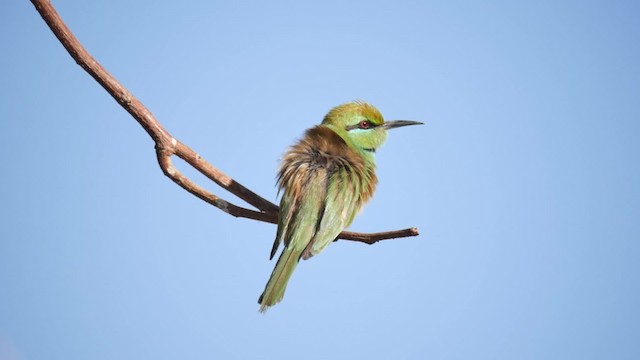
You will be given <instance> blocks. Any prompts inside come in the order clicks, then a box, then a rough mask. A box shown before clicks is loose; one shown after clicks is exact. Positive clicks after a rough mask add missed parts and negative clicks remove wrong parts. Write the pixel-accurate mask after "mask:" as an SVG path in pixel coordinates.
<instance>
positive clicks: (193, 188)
mask: <svg viewBox="0 0 640 360" xmlns="http://www.w3.org/2000/svg"><path fill="white" fill-rule="evenodd" d="M31 2H32V3H33V5H34V6H35V7H36V10H37V11H38V12H39V13H40V16H42V19H44V21H45V22H46V23H47V25H48V26H49V28H50V29H51V31H52V32H53V33H54V35H55V36H56V37H57V38H58V40H60V43H62V45H63V46H64V48H65V49H67V51H68V52H69V55H71V57H72V58H73V59H74V60H75V61H76V63H77V64H78V65H80V66H81V67H82V68H83V69H84V70H85V71H86V72H87V73H89V75H91V77H93V78H94V79H95V80H96V81H97V82H98V83H99V84H100V85H101V86H102V87H103V88H104V89H105V90H106V91H107V92H108V93H109V94H110V95H111V96H112V97H113V98H114V99H115V100H116V101H117V102H118V104H120V106H122V107H123V108H124V109H125V110H126V111H127V112H128V113H129V114H131V116H132V117H133V118H134V119H135V120H136V121H137V122H138V123H139V124H140V125H141V126H142V127H143V128H144V130H145V131H146V132H147V134H149V136H150V137H151V139H153V141H154V142H155V143H156V155H157V157H158V164H159V165H160V168H161V169H162V172H164V174H165V175H166V176H167V177H169V178H170V179H171V180H172V181H173V182H175V183H176V184H178V185H180V186H181V187H182V188H183V189H185V190H186V191H188V192H190V193H191V194H193V195H195V196H197V197H198V198H200V199H202V200H204V201H206V202H207V203H209V204H211V205H213V206H215V207H217V208H218V209H220V210H222V211H224V212H226V213H228V214H230V215H233V216H235V217H243V218H248V219H253V220H258V221H264V222H269V223H274V224H275V223H277V218H278V211H279V209H278V206H276V205H275V204H273V203H272V202H270V201H268V200H266V199H264V198H262V197H261V196H260V195H258V194H256V193H254V192H253V191H251V190H249V189H247V188H246V187H244V186H242V184H240V183H238V182H237V181H235V180H233V179H232V178H231V177H229V176H227V175H226V174H224V173H223V172H222V171H220V170H219V169H217V168H216V167H214V166H213V165H211V164H209V163H208V162H207V161H206V160H205V159H203V158H202V157H200V155H198V154H197V153H196V152H195V151H193V150H192V149H191V148H189V147H188V146H187V145H185V144H183V143H181V142H180V141H178V140H177V139H175V138H174V137H173V136H171V134H170V133H169V132H168V131H167V130H166V129H165V128H164V127H163V126H162V124H160V122H158V120H156V118H155V117H154V116H153V114H152V113H151V111H149V109H147V108H146V107H145V106H144V105H143V104H142V103H141V102H140V101H139V100H138V99H137V98H136V97H135V96H133V94H131V92H129V90H127V89H126V88H125V87H124V86H122V84H120V82H118V81H117V80H116V79H115V78H114V77H113V76H112V75H111V74H109V72H108V71H107V70H106V69H105V68H103V67H102V65H100V64H99V63H98V62H97V61H96V60H95V59H94V58H93V57H92V56H91V54H89V52H88V51H87V50H86V49H85V48H84V47H83V46H82V44H81V43H80V42H79V41H78V39H76V37H75V36H74V35H73V33H72V32H71V30H69V28H68V27H67V25H66V24H65V23H64V21H62V19H61V18H60V16H59V15H58V13H57V11H56V10H55V8H54V7H53V5H52V4H51V2H50V1H49V0H31ZM173 155H176V156H178V157H179V158H181V159H182V160H184V161H186V162H187V163H188V164H189V165H191V166H192V167H193V168H195V169H196V170H198V171H199V172H200V173H202V174H203V175H205V176H206V177H208V178H209V179H210V180H212V181H213V182H215V183H216V184H218V185H219V186H220V187H222V188H223V189H225V190H227V191H229V192H230V193H232V194H234V195H236V196H237V197H239V198H240V199H242V200H244V201H246V202H247V203H248V204H250V205H252V206H254V207H255V208H256V209H258V211H256V210H251V209H246V208H243V207H240V206H237V205H234V204H232V203H230V202H228V201H226V200H224V199H222V198H220V197H218V196H216V195H214V194H212V193H210V192H209V191H207V190H205V189H204V188H202V187H201V186H199V185H198V184H196V183H195V182H193V181H191V180H190V179H189V178H188V177H186V176H185V175H183V174H182V173H181V172H180V171H178V169H176V168H175V167H174V166H173V164H172V162H171V157H172V156H173ZM416 235H418V230H417V229H416V228H410V229H403V230H396V231H387V232H380V233H372V234H364V233H355V232H350V231H343V232H342V233H340V235H339V236H338V239H344V240H352V241H359V242H363V243H367V244H374V243H376V242H378V241H381V240H387V239H394V238H400V237H408V236H416Z"/></svg>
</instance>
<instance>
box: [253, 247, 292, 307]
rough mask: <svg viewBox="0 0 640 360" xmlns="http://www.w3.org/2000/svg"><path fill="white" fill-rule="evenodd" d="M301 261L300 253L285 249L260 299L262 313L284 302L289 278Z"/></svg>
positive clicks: (290, 248)
mask: <svg viewBox="0 0 640 360" xmlns="http://www.w3.org/2000/svg"><path fill="white" fill-rule="evenodd" d="M299 260H300V252H299V251H294V250H293V249H292V247H285V249H284V250H283V251H282V254H281V255H280V258H278V262H277V263H276V266H275V268H274V269H273V272H272V273H271V277H270V278H269V281H268V282H267V285H266V286H265V288H264V292H263V293H262V295H260V298H259V299H258V303H259V304H260V312H261V313H263V312H265V311H267V308H269V307H270V306H273V305H275V304H277V303H279V302H280V301H281V300H282V298H283V297H284V291H285V290H286V289H287V283H288V282H289V278H291V274H293V270H295V268H296V265H298V261H299Z"/></svg>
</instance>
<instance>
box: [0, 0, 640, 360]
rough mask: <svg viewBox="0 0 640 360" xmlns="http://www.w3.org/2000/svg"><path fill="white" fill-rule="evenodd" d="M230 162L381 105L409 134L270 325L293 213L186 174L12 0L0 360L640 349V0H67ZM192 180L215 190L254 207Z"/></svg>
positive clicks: (562, 353) (179, 130)
mask: <svg viewBox="0 0 640 360" xmlns="http://www.w3.org/2000/svg"><path fill="white" fill-rule="evenodd" d="M54 5H55V6H56V8H57V10H58V12H59V13H60V14H61V15H62V17H63V19H65V21H66V22H67V24H68V25H69V26H70V28H71V29H72V31H73V32H74V33H75V34H76V36H77V37H78V38H79V39H80V40H81V42H82V43H83V44H84V45H85V46H86V47H87V48H88V50H89V51H90V52H91V53H92V55H93V56H94V57H95V58H96V59H97V60H98V61H100V62H101V63H102V64H103V65H104V66H105V67H106V68H107V69H108V70H109V71H110V72H111V73H112V74H114V75H115V76H116V77H117V78H118V79H119V80H120V81H121V82H122V83H123V84H124V85H125V86H126V87H128V88H129V89H130V90H131V91H132V92H133V93H134V94H135V95H136V96H137V97H138V98H139V99H140V100H141V101H142V102H143V103H145V104H146V105H147V106H148V107H149V108H150V109H151V111H152V112H153V113H154V114H155V116H156V117H157V118H158V119H159V120H160V121H161V122H162V123H163V124H164V126H165V127H166V128H167V129H168V130H169V131H170V132H171V133H172V134H173V135H174V136H175V137H177V138H178V139H180V140H181V141H183V142H185V143H186V144H188V145H189V146H191V147H192V148H193V149H194V150H196V151H197V152H199V153H200V154H201V155H202V156H203V157H205V158H206V159H207V160H209V161H210V162H211V163H212V164H214V165H215V166H217V167H218V168H220V169H221V170H223V171H224V172H225V173H227V174H228V175H230V176H232V177H233V178H235V179H236V180H237V181H239V182H241V183H242V184H244V185H246V186H247V187H249V188H251V189H252V190H254V191H256V192H257V193H259V194H261V195H262V196H264V197H266V198H267V199H270V200H272V201H274V202H275V201H277V198H276V189H275V172H276V169H277V166H278V159H279V157H280V156H281V154H282V153H283V152H284V151H285V150H286V148H287V146H289V145H290V144H291V143H293V142H294V141H295V140H296V139H297V138H299V137H300V136H301V134H302V133H303V131H304V130H305V129H306V128H308V127H311V126H313V125H314V124H316V123H318V122H319V121H320V120H321V119H322V117H323V116H324V114H325V113H326V111H327V110H328V109H329V108H331V107H333V106H335V105H337V104H340V103H343V102H346V101H350V100H353V99H363V100H366V101H369V102H371V103H372V104H374V105H376V106H377V107H378V108H379V109H380V110H381V111H382V113H383V114H384V115H385V116H386V118H387V119H412V120H419V121H424V122H425V123H426V125H424V126H421V127H415V128H404V129H398V130H394V131H393V132H391V133H390V136H389V139H388V141H387V143H386V144H385V146H384V147H383V148H382V149H381V150H380V151H379V152H378V155H377V157H378V177H379V179H380V184H379V187H378V190H377V194H376V196H375V198H374V199H373V200H372V201H371V202H370V203H369V204H368V205H367V207H366V208H365V210H364V211H363V213H362V214H360V216H359V217H358V218H357V219H356V221H355V222H354V224H353V225H352V227H351V229H352V230H354V231H362V232H375V231H384V230H392V229H400V228H405V227H410V226H416V227H418V228H419V229H420V232H421V235H420V236H419V237H416V238H408V239H398V240H393V241H388V242H384V243H380V244H376V245H374V246H366V245H363V244H358V243H352V242H347V241H339V242H337V243H334V244H332V245H331V246H330V247H329V248H327V250H326V251H325V252H323V253H322V254H321V255H319V256H317V257H314V258H313V259H311V260H309V261H307V262H304V263H302V264H301V265H300V266H299V267H298V269H297V270H296V273H295V274H294V276H293V278H292V280H291V282H290V284H289V287H288V290H287V294H286V297H285V299H284V301H283V302H282V303H281V304H279V305H278V306H276V307H274V308H273V309H271V310H270V311H269V312H268V313H267V314H266V315H261V314H259V313H258V311H257V310H258V304H257V303H256V300H257V297H258V295H259V294H260V292H261V291H262V289H263V286H264V284H265V282H266V280H267V278H268V276H269V274H270V272H271V269H272V267H273V265H274V263H273V262H270V261H268V255H269V251H270V249H271V244H272V240H273V237H274V234H275V226H273V225H270V224H264V223H258V222H254V221H250V220H246V219H235V218H232V217H230V216H228V215H226V214H224V213H222V212H221V211H219V210H217V209H215V208H213V207H211V206H209V205H207V204H205V203H204V202H202V201H200V200H198V199H196V198H195V197H193V196H191V195H189V194H187V193H186V192H184V191H183V190H182V189H180V188H179V187H178V186H176V185H174V184H173V183H172V182H171V181H170V180H169V179H168V178H166V177H164V176H163V174H162V172H161V171H160V169H159V167H158V166H157V163H156V160H155V154H154V150H153V143H152V141H151V140H150V139H149V138H148V136H147V135H146V134H145V133H144V131H143V130H142V128H141V127H140V126H139V125H138V124H137V123H135V122H134V120H133V119H132V118H131V117H130V116H129V115H128V114H127V113H126V112H125V111H124V110H122V108H120V107H119V106H118V104H117V103H116V102H115V101H114V100H113V99H111V98H110V97H109V96H108V94H107V93H106V92H105V91H104V90H102V89H101V88H100V87H99V86H98V85H97V84H96V83H95V82H94V81H93V79H92V78H91V77H89V76H88V75H87V74H86V73H84V71H83V70H82V69H81V68H80V67H78V66H77V65H76V64H75V63H74V61H73V60H72V59H71V58H70V57H69V55H68V54H67V53H66V52H65V51H64V49H63V48H62V46H61V45H60V44H59V43H58V41H57V40H56V39H55V38H54V36H53V35H52V33H51V32H50V31H49V29H48V28H47V27H46V26H45V24H44V22H43V21H42V19H41V18H40V17H39V15H38V14H37V12H36V11H35V10H34V8H33V6H32V5H31V4H30V3H29V2H27V1H21V2H11V3H7V4H5V6H4V10H3V11H2V12H0V43H1V44H2V45H3V46H2V47H3V55H2V56H0V76H1V79H2V82H1V83H0V134H2V135H3V141H1V142H0V151H2V153H3V154H4V162H3V171H2V174H3V177H2V184H3V186H2V187H0V198H1V199H2V205H1V206H0V211H1V213H2V214H1V215H2V216H1V217H0V219H2V220H0V221H1V224H2V226H0V289H1V290H0V294H1V295H0V358H2V359H10V360H17V359H21V360H22V359H29V360H32V359H33V360H35V359H146V358H153V359H176V358H185V359H298V358H301V357H304V358H306V359H328V358H329V359H353V358H369V359H389V358H394V359H638V358H640V310H639V308H638V304H640V284H639V281H638V275H639V274H640V261H639V260H640V241H639V240H640V221H639V220H640V205H639V203H640V191H639V190H638V184H640V162H639V161H638V155H639V154H640V141H639V139H640V136H639V135H640V101H639V100H640V68H639V65H638V64H640V46H639V45H638V38H640V23H639V22H638V20H637V19H638V15H640V6H638V4H637V2H633V1H610V2H596V1H586V2H585V1H580V2H579V1H560V2H557V1H537V2H509V1H489V2H469V1H447V2H444V1H441V2H420V1H402V0H399V1H393V2H360V1H350V2H343V1H332V0H323V1H318V2H294V1H274V2H257V1H256V2H250V1H223V2H220V1H188V2H151V1H135V2H129V1H122V0H115V1H104V2H81V1H63V0H59V1H54ZM178 165H179V166H180V168H181V169H182V170H183V171H184V172H185V173H187V174H189V175H190V176H193V178H194V179H196V180H198V181H199V182H200V183H201V184H205V185H206V186H207V188H209V189H210V190H211V191H213V192H214V193H216V194H218V195H221V196H223V197H224V198H226V199H228V200H231V201H234V202H237V203H240V201H238V200H237V199H236V198H234V197H233V196H231V195H228V194H226V193H224V192H223V191H221V190H220V189H219V188H217V187H216V186H215V185H213V184H210V183H208V182H207V181H206V180H204V179H203V178H202V177H201V176H198V175H197V174H194V173H193V171H191V170H189V169H188V168H187V167H186V166H184V164H180V163H178Z"/></svg>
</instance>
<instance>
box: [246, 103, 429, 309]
mask: <svg viewBox="0 0 640 360" xmlns="http://www.w3.org/2000/svg"><path fill="white" fill-rule="evenodd" d="M417 124H422V123H420V122H417V121H406V120H397V121H387V122H385V121H384V119H383V118H382V115H381V114H380V112H379V111H378V110H377V109H376V108H375V107H373V106H372V105H369V104H367V103H365V102H361V101H356V102H350V103H347V104H343V105H339V106H337V107H335V108H333V109H331V110H330V111H329V113H328V114H327V115H326V116H325V117H324V120H322V123H321V124H320V125H317V126H315V127H313V128H311V129H309V130H307V131H306V133H305V135H304V137H303V138H302V139H301V140H300V141H299V142H298V143H297V144H295V145H294V146H292V147H291V148H290V149H289V151H287V153H286V154H285V155H284V157H283V159H282V165H281V166H280V170H279V172H278V186H279V192H280V191H282V193H283V194H282V199H281V201H280V214H279V216H278V230H277V233H276V239H275V241H274V243H273V248H272V249H271V259H273V256H274V255H275V253H276V251H277V250H278V247H279V246H280V244H281V243H282V242H284V250H283V251H282V254H280V258H279V259H278V262H277V263H276V266H275V268H274V269H273V272H272V273H271V277H270V278H269V281H268V282H267V285H266V287H265V289H264V292H263V293H262V295H260V298H259V300H258V303H259V304H260V312H264V311H266V309H267V308H268V307H270V306H273V305H275V304H277V303H278V302H280V301H281V300H282V298H283V296H284V292H285V289H286V287H287V282H288V281H289V278H290V277H291V274H292V273H293V271H294V270H295V268H296V265H297V264H298V261H300V258H302V259H304V260H307V259H308V258H310V257H312V256H313V255H316V254H318V253H320V252H321V251H322V250H324V248H325V247H327V245H329V244H330V243H331V242H332V241H333V240H335V239H336V237H337V236H338V234H340V232H341V231H342V230H343V229H344V228H346V227H348V226H349V225H350V224H351V222H352V221H353V218H354V217H355V216H356V214H357V213H358V212H359V211H360V209H361V208H362V206H363V205H364V204H365V203H366V202H367V201H368V200H369V199H370V198H371V196H372V195H373V192H374V190H375V187H376V183H377V181H378V180H377V177H376V173H375V167H376V165H375V156H374V155H375V152H376V150H377V149H378V148H379V147H380V146H381V145H382V143H383V142H384V141H385V139H386V138H387V130H389V129H393V128H396V127H400V126H406V125H417Z"/></svg>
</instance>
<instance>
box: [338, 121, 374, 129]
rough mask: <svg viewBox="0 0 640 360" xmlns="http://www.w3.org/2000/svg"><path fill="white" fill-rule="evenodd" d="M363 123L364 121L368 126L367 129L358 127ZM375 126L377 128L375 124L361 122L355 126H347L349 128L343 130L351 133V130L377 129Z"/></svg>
mask: <svg viewBox="0 0 640 360" xmlns="http://www.w3.org/2000/svg"><path fill="white" fill-rule="evenodd" d="M363 121H366V122H367V124H369V126H368V127H362V126H360V124H361V123H362V122H363ZM377 126H378V125H376V124H374V123H372V122H371V121H369V120H361V121H360V122H359V123H357V124H355V125H349V126H347V127H346V128H345V130H347V131H351V130H353V129H363V130H371V129H373V128H375V127H377Z"/></svg>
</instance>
